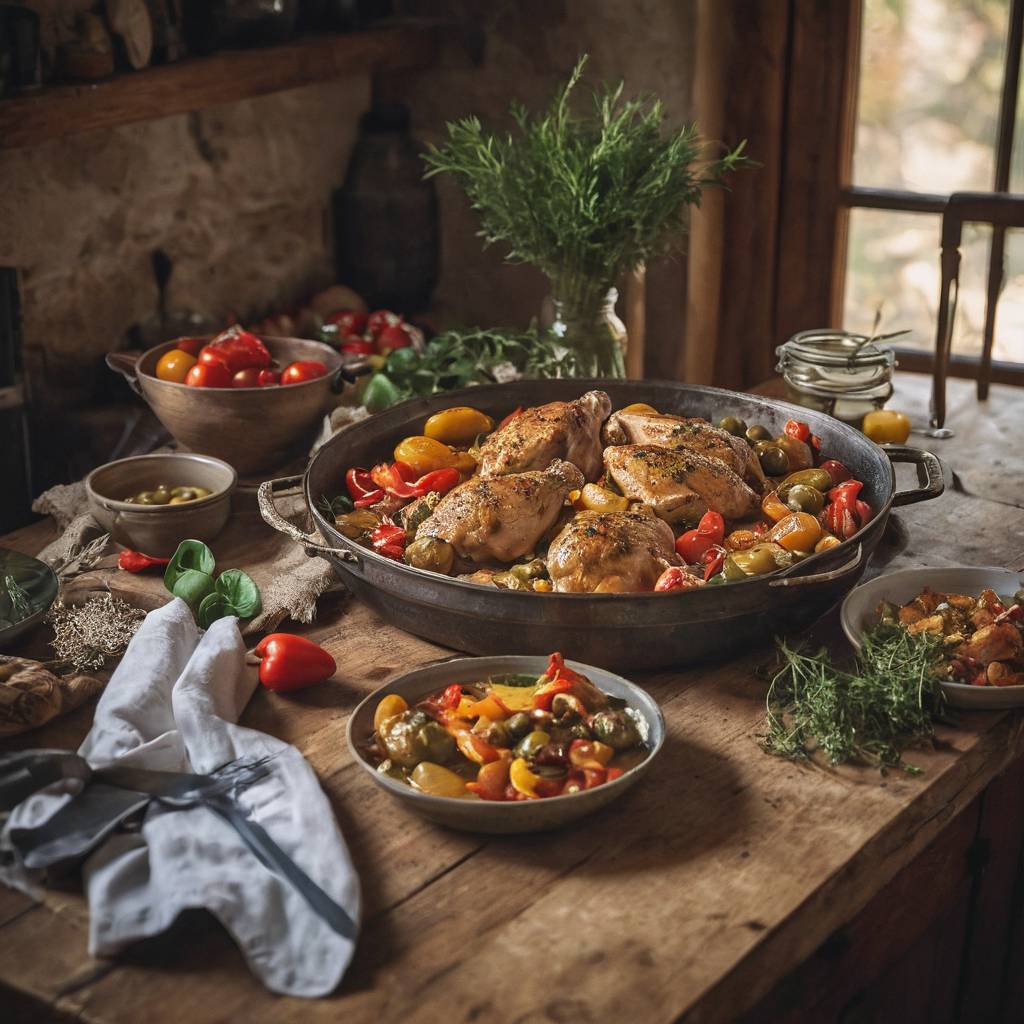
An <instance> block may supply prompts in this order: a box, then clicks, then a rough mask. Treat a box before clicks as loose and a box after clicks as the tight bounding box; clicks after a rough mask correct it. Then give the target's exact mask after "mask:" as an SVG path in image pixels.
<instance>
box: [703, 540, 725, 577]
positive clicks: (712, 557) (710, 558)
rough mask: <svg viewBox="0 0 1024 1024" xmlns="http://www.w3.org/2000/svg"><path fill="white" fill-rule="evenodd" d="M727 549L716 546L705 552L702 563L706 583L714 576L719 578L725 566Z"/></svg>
mask: <svg viewBox="0 0 1024 1024" xmlns="http://www.w3.org/2000/svg"><path fill="white" fill-rule="evenodd" d="M725 555H726V551H725V548H722V547H719V546H718V545H715V547H711V548H708V549H707V551H705V552H704V556H703V558H702V559H701V561H702V562H703V563H704V582H705V583H707V581H708V580H709V579H711V577H712V576H717V575H718V574H719V573H720V572H721V571H722V566H723V565H724V564H725Z"/></svg>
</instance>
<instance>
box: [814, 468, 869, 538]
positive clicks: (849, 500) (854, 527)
mask: <svg viewBox="0 0 1024 1024" xmlns="http://www.w3.org/2000/svg"><path fill="white" fill-rule="evenodd" d="M863 486H864V484H863V483H861V481H860V480H845V481H843V483H841V484H837V485H836V486H835V487H833V488H832V490H830V491H829V492H828V497H829V502H830V504H829V505H828V507H827V508H826V509H825V513H824V515H825V525H826V526H827V527H828V528H829V529H830V530H831V531H832V532H833V533H834V534H835V535H836V536H837V537H842V538H843V539H844V540H845V539H847V538H849V537H852V536H853V535H854V534H855V533H856V532H857V531H858V530H859V529H860V528H861V527H862V526H864V525H865V524H866V523H867V522H868V521H869V520H870V519H871V517H872V516H873V515H874V514H875V512H874V509H872V507H871V506H870V505H869V504H868V503H867V502H866V501H861V500H860V499H859V498H858V497H857V495H858V494H860V491H861V488H862V487H863Z"/></svg>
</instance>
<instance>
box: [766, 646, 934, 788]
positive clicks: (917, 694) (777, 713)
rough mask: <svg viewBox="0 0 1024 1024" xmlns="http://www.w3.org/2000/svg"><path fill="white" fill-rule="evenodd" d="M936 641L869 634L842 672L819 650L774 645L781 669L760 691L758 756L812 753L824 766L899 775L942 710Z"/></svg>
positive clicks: (913, 770)
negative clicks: (763, 694) (763, 707)
mask: <svg viewBox="0 0 1024 1024" xmlns="http://www.w3.org/2000/svg"><path fill="white" fill-rule="evenodd" d="M941 647H942V642H941V639H939V638H936V637H933V636H930V635H928V634H920V635H917V636H911V635H910V634H909V633H907V631H906V630H904V629H895V630H894V629H891V628H886V627H880V628H876V629H874V630H871V631H869V632H868V633H867V634H866V635H865V637H864V645H863V648H862V650H861V653H860V654H859V655H858V656H857V658H855V659H854V661H853V663H852V664H851V665H850V667H849V668H845V669H844V668H839V667H837V666H836V665H835V663H834V662H833V661H832V659H831V657H830V656H829V654H828V652H827V651H826V650H825V649H820V650H818V651H813V652H809V651H806V650H804V649H802V648H800V647H790V646H789V645H788V644H786V643H785V642H784V641H781V640H780V641H779V642H778V649H779V655H780V659H781V666H780V668H779V670H778V671H777V672H776V674H775V676H774V678H773V679H772V681H771V685H770V687H769V689H768V696H767V723H766V724H767V731H766V734H765V736H764V738H763V743H764V747H765V749H766V750H767V751H768V752H769V753H772V754H778V755H780V756H783V757H791V758H805V757H809V756H810V755H812V754H814V753H816V752H818V751H820V752H821V753H822V754H823V755H824V756H825V758H827V760H828V761H829V763H830V764H833V765H835V764H842V763H844V762H848V761H850V762H856V763H860V764H866V765H873V766H875V767H877V768H878V769H879V770H880V771H882V772H883V773H884V772H885V771H886V770H887V769H889V768H892V767H897V766H898V767H901V768H903V769H904V770H905V771H907V772H911V773H916V772H918V771H920V769H919V768H916V767H914V766H913V765H909V764H907V763H906V762H904V761H903V754H902V752H903V750H904V749H905V748H906V747H908V746H910V745H913V744H921V743H925V742H928V741H930V740H931V739H932V737H933V735H934V720H935V718H937V717H939V716H941V714H942V712H943V709H944V706H945V702H944V698H943V694H942V689H941V687H940V685H939V675H938V674H937V668H938V666H939V665H940V663H941V658H940V654H939V652H940V649H941Z"/></svg>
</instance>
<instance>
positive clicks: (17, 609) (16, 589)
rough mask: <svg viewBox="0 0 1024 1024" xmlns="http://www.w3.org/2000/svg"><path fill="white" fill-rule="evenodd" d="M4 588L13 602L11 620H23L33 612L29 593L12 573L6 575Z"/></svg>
mask: <svg viewBox="0 0 1024 1024" xmlns="http://www.w3.org/2000/svg"><path fill="white" fill-rule="evenodd" d="M4 588H5V589H6V590H7V597H8V598H9V599H10V602H11V622H12V623H14V622H21V621H22V619H27V618H28V617H29V616H30V615H31V614H32V606H31V604H30V603H29V599H28V594H27V593H26V592H25V589H24V588H23V587H22V586H21V585H20V584H19V583H18V581H17V580H16V579H15V578H14V577H13V576H11V575H7V576H5V577H4Z"/></svg>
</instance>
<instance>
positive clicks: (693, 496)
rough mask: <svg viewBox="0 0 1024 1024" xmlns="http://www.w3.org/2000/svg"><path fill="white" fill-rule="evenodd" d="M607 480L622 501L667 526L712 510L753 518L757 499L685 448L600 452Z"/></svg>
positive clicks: (718, 466)
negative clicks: (636, 504) (648, 509)
mask: <svg viewBox="0 0 1024 1024" xmlns="http://www.w3.org/2000/svg"><path fill="white" fill-rule="evenodd" d="M604 464H605V468H606V469H607V470H608V475H609V476H610V477H611V478H612V479H613V480H614V481H615V483H616V484H617V485H618V487H619V490H621V491H622V493H623V494H624V495H625V496H626V497H627V498H632V499H633V500H636V501H642V502H643V503H644V504H645V505H650V506H651V508H653V509H654V511H655V512H656V513H657V515H658V516H660V517H661V518H662V519H664V520H665V522H667V523H678V522H681V521H686V522H696V521H697V520H698V519H700V517H701V516H702V515H703V514H704V513H705V512H707V511H708V509H712V510H714V511H715V512H720V513H721V514H722V515H723V516H725V518H726V519H742V518H744V517H745V516H749V515H753V514H754V513H755V512H756V511H757V509H758V507H759V500H758V497H757V495H756V494H755V493H754V492H753V491H752V490H751V489H750V487H748V486H747V485H746V484H745V483H744V482H743V481H742V480H741V479H740V478H739V477H738V476H737V475H736V474H735V473H734V472H733V471H732V470H731V469H730V468H729V467H728V466H727V465H725V463H724V462H721V461H720V460H719V459H713V458H710V457H709V456H707V455H701V454H700V452H696V451H693V450H691V449H689V448H678V449H671V448H660V447H658V446H657V445H651V444H626V445H619V446H617V447H613V448H606V449H605V451H604Z"/></svg>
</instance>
